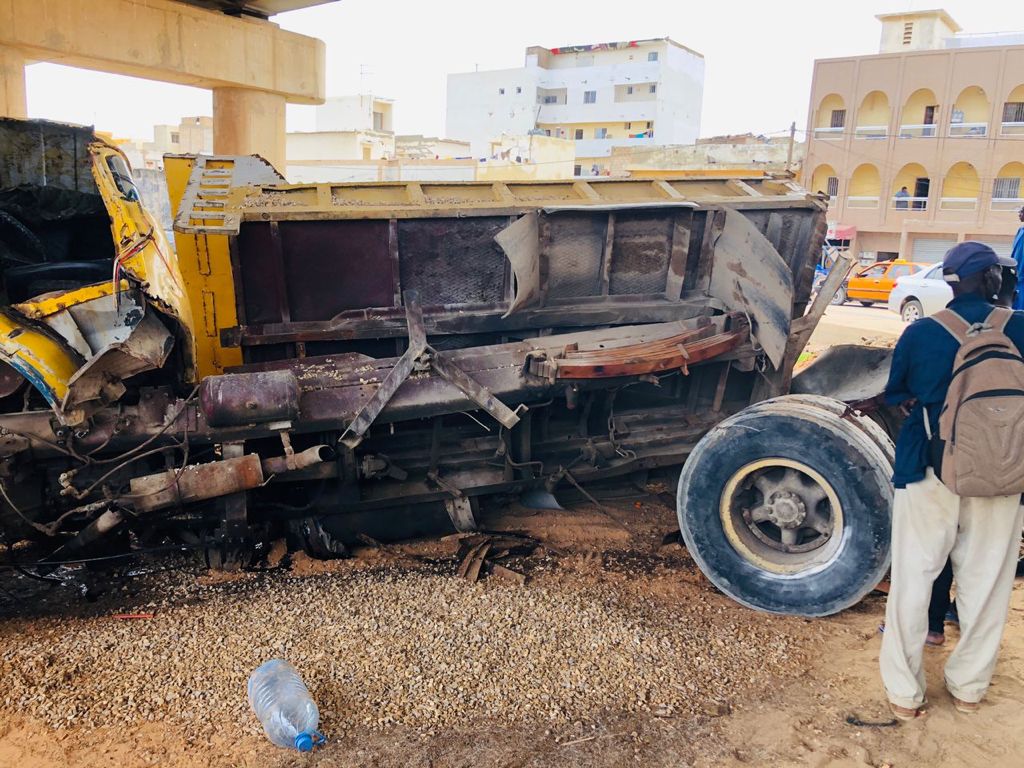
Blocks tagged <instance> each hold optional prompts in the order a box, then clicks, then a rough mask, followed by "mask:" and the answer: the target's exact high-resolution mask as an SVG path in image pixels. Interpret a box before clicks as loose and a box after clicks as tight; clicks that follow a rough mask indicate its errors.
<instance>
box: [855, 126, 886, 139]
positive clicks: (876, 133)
mask: <svg viewBox="0 0 1024 768" xmlns="http://www.w3.org/2000/svg"><path fill="white" fill-rule="evenodd" d="M888 134H889V126H888V125H858V126H857V127H856V128H854V129H853V138H855V139H884V138H885V137H886V136H887V135H888Z"/></svg>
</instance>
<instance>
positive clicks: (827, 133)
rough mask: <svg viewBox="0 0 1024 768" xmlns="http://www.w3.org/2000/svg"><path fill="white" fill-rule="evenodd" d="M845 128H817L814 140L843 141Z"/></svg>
mask: <svg viewBox="0 0 1024 768" xmlns="http://www.w3.org/2000/svg"><path fill="white" fill-rule="evenodd" d="M844 130H845V129H844V128H843V126H839V127H838V128H815V129H814V138H816V139H833V140H834V139H841V138H843V131H844Z"/></svg>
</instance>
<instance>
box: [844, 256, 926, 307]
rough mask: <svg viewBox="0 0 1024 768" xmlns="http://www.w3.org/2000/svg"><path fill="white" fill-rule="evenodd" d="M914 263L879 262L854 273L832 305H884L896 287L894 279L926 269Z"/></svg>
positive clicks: (899, 261)
mask: <svg viewBox="0 0 1024 768" xmlns="http://www.w3.org/2000/svg"><path fill="white" fill-rule="evenodd" d="M927 266H928V265H927V264H920V263H918V262H915V261H903V260H902V259H895V260H893V261H879V262H876V263H874V264H872V265H870V266H868V267H864V268H862V269H859V270H857V271H855V272H854V273H853V274H852V275H850V277H849V278H847V280H846V282H845V283H843V285H842V287H841V288H840V289H839V290H838V291H837V292H836V295H835V296H834V297H833V299H832V303H833V304H845V303H846V302H847V301H851V300H852V301H859V302H860V303H861V304H863V305H864V306H865V307H870V306H871V305H872V304H876V303H877V304H884V303H885V302H887V301H888V300H889V292H890V291H892V289H893V286H894V285H896V279H897V278H900V277H906V276H907V275H912V274H913V273H914V272H917V271H918V270H920V269H924V268H925V267H927Z"/></svg>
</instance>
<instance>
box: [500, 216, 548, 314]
mask: <svg viewBox="0 0 1024 768" xmlns="http://www.w3.org/2000/svg"><path fill="white" fill-rule="evenodd" d="M494 241H495V242H496V243H497V244H498V246H499V247H500V248H501V249H502V251H504V253H505V257H506V258H507V259H508V261H509V264H511V266H512V272H513V274H514V275H515V297H514V298H513V300H512V302H511V303H510V304H509V308H508V311H507V312H506V313H505V314H504V315H502V319H504V318H506V317H508V316H509V315H511V314H512V313H513V312H517V311H519V310H520V309H522V308H523V307H528V306H530V305H532V304H536V303H537V302H538V301H539V300H540V229H539V226H538V215H537V214H536V213H533V212H531V213H527V214H526V215H524V216H522V217H521V218H519V219H517V220H516V221H514V222H513V223H512V224H509V226H507V227H505V229H503V230H501V232H499V233H498V234H497V235H495V236H494Z"/></svg>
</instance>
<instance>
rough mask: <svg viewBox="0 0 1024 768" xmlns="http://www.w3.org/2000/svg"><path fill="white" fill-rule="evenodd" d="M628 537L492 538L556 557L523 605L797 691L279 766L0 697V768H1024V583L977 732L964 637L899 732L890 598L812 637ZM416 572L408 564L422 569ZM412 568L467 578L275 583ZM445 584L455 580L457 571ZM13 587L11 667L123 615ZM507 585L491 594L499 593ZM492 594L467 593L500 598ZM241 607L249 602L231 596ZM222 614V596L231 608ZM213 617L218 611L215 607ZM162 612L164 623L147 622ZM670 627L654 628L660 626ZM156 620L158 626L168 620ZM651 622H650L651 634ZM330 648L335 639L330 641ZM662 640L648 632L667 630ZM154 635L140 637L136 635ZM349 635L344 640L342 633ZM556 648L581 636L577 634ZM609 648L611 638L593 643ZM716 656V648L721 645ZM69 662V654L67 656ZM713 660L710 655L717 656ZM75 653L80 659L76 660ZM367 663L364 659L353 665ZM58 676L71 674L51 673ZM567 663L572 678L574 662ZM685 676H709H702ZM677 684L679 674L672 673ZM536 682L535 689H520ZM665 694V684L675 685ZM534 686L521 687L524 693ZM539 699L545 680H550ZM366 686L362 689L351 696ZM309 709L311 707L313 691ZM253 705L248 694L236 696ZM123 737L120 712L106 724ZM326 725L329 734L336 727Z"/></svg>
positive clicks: (537, 571) (610, 529) (651, 507)
mask: <svg viewBox="0 0 1024 768" xmlns="http://www.w3.org/2000/svg"><path fill="white" fill-rule="evenodd" d="M902 328H903V325H902V323H901V322H900V321H899V319H898V318H897V317H895V315H892V314H891V313H889V312H888V311H887V310H885V309H883V308H881V307H871V308H865V307H859V306H841V307H830V308H829V310H828V312H827V313H826V318H825V321H824V322H823V323H822V325H821V326H820V327H819V329H818V331H817V332H816V334H815V336H814V338H813V339H812V343H811V348H810V349H811V351H812V352H814V351H816V350H820V349H822V348H824V347H826V346H829V345H832V344H839V343H864V342H868V343H872V344H878V345H882V346H891V345H892V344H893V343H894V342H895V340H896V338H898V335H899V333H900V332H901V330H902ZM608 507H609V509H610V510H611V511H612V513H613V514H614V516H615V518H616V520H618V521H620V522H621V521H624V522H625V523H626V525H625V528H623V526H622V525H620V523H619V522H614V521H613V520H611V519H609V517H608V516H607V515H605V514H602V513H600V512H599V511H598V510H595V509H594V508H593V507H590V506H586V505H584V506H576V507H574V508H573V509H572V510H571V511H570V512H568V513H561V514H559V515H550V514H538V513H530V512H523V511H521V510H520V511H519V512H518V513H517V514H516V515H513V516H511V517H507V518H505V519H504V522H503V523H500V524H499V523H498V522H497V521H496V520H494V519H492V520H490V521H489V522H490V524H491V525H492V526H493V527H498V526H499V525H504V526H505V527H507V528H510V529H515V530H519V531H524V532H528V533H530V534H532V535H534V536H536V537H537V538H539V539H541V540H542V541H544V542H546V544H547V545H548V546H549V550H548V551H546V552H545V554H544V555H543V557H540V558H539V559H538V558H534V559H532V560H531V559H529V558H528V559H526V560H524V561H523V562H521V563H519V564H518V567H519V568H520V570H521V571H522V572H524V573H526V574H527V575H528V580H527V582H526V584H525V585H523V586H518V585H517V586H511V587H510V586H508V585H504V586H503V587H502V588H503V589H514V590H521V591H522V593H523V596H524V600H532V599H533V597H532V596H531V592H533V593H534V594H537V593H540V592H553V591H559V590H560V591H562V592H565V593H573V594H575V593H586V592H587V590H592V589H595V588H600V590H602V591H603V592H604V593H605V594H611V595H613V596H618V598H620V599H621V602H622V604H623V605H628V604H629V601H630V600H636V599H642V600H646V601H649V602H651V603H652V604H653V605H655V606H656V607H657V608H658V611H655V612H654V613H652V615H658V616H662V617H664V616H665V615H667V616H669V617H670V618H669V620H672V617H673V616H674V617H677V619H676V620H677V621H678V622H679V625H680V628H681V631H682V629H683V628H685V627H688V626H690V625H691V624H692V622H693V621H695V617H696V616H698V615H699V616H707V615H712V616H714V618H715V621H717V622H721V623H722V624H724V625H728V626H729V627H730V628H731V630H732V631H734V632H735V633H736V637H737V638H740V639H738V640H737V642H742V643H744V644H747V645H749V646H750V647H749V648H747V649H745V650H750V649H751V648H752V649H754V650H755V651H757V652H763V653H764V654H765V657H766V658H767V657H768V656H769V655H773V658H777V652H778V645H779V643H781V642H785V643H787V644H790V645H789V646H787V653H788V654H789V656H790V657H791V659H792V664H791V667H790V668H789V669H788V670H787V673H786V674H785V675H779V676H778V677H777V678H776V679H775V680H774V681H773V682H772V684H769V685H764V684H763V682H761V681H758V680H756V679H754V678H753V677H752V678H751V680H736V681H735V682H733V683H730V684H727V685H723V686H722V687H721V689H719V690H714V691H708V690H706V689H701V690H700V691H699V693H696V694H694V695H693V700H692V701H691V702H689V704H690V705H691V706H689V707H687V708H686V711H685V712H684V711H673V712H663V711H656V709H654V708H650V707H648V708H646V709H645V708H644V707H639V708H637V707H620V708H608V707H593V708H591V709H589V710H587V709H586V708H585V709H584V710H583V711H580V712H574V713H573V715H572V717H570V718H562V719H558V718H556V719H554V720H540V719H529V718H527V719H524V720H521V721H517V722H514V723H512V724H509V723H506V722H500V723H499V722H496V721H495V720H494V718H488V717H483V716H481V715H480V713H479V712H478V711H474V708H473V707H472V706H469V707H465V708H463V709H462V710H461V711H460V712H458V715H457V717H456V718H455V720H456V723H457V724H456V725H454V726H450V727H446V728H441V729H438V728H427V727H417V726H415V725H410V724H408V723H401V722H399V723H397V724H393V725H386V726H384V727H358V726H356V727H347V728H344V729H342V728H340V727H339V728H338V729H337V730H336V731H332V732H330V733H329V736H330V737H331V740H330V742H329V743H328V745H327V746H326V747H324V748H322V749H320V750H319V751H317V752H316V753H314V754H313V755H297V754H295V753H291V752H287V751H283V750H279V749H276V748H275V747H273V746H272V745H270V744H269V743H268V742H267V741H266V740H265V739H263V738H262V737H261V736H259V735H257V734H256V733H255V732H254V731H255V728H254V727H253V724H252V723H249V724H247V725H246V726H245V727H239V726H238V725H237V724H232V723H227V722H226V723H224V724H223V727H222V728H217V727H214V728H212V729H210V730H209V733H207V734H206V735H203V736H197V735H196V733H195V731H194V729H191V728H189V727H186V725H187V724H183V723H181V722H177V721H176V720H175V719H174V718H173V717H170V716H168V717H160V716H159V715H158V716H156V717H154V719H153V720H152V721H151V722H146V723H144V724H143V725H140V726H131V727H128V726H116V725H109V724H107V725H101V726H97V727H86V726H84V725H82V724H80V723H78V722H72V723H70V724H69V725H68V726H66V727H62V728H60V729H54V728H53V727H52V726H51V725H50V724H48V723H47V722H45V719H44V718H41V717H39V716H37V715H33V714H31V713H30V711H29V710H28V709H27V708H19V707H17V706H15V705H14V704H15V703H14V702H12V701H11V700H10V697H9V693H6V692H4V690H3V689H0V766H2V767H6V766H17V767H18V768H43V767H44V766H46V767H49V766H68V767H69V768H86V767H87V766H88V767H91V766H116V767H117V768H135V767H136V766H148V765H160V766H173V767H175V768H207V767H212V766H247V767H248V766H252V767H255V766H261V767H262V766H267V767H269V768H284V767H285V766H318V767H323V768H328V767H333V766H366V767H367V768H369V767H370V766H374V767H377V766H423V767H424V768H426V767H427V766H431V767H433V766H483V765H494V766H523V767H526V766H560V767H561V766H565V767H567V768H572V767H574V766H622V765H643V766H666V767H667V766H700V767H701V768H711V767H712V766H716V767H717V766H808V767H812V766H813V767H815V768H824V767H826V766H827V767H829V768H840V767H846V766H874V767H875V768H882V767H883V766H886V767H888V768H896V767H900V768H902V766H922V765H928V766H954V767H955V766H964V767H965V768H998V767H1001V766H1012V765H1020V764H1021V758H1020V755H1021V754H1024V729H1022V728H1021V725H1022V724H1024V715H1022V713H1021V709H1022V706H1024V582H1021V581H1020V580H1018V583H1017V585H1016V587H1015V590H1014V593H1013V600H1012V605H1011V611H1010V619H1009V625H1008V630H1007V633H1006V636H1005V638H1004V642H1003V649H1002V653H1001V656H1000V660H999V665H998V667H997V669H996V675H995V679H994V683H993V686H992V689H991V691H990V693H989V696H988V698H987V700H986V702H985V704H984V706H983V707H982V709H981V711H980V712H979V713H978V714H976V715H962V714H959V713H957V712H956V711H955V710H954V709H953V707H952V705H951V702H950V700H949V696H948V694H947V693H946V692H945V691H944V690H943V687H942V675H941V668H942V663H943V660H944V659H945V658H946V657H947V656H948V654H949V652H950V650H951V648H952V647H955V643H956V640H957V633H956V630H955V628H953V627H947V638H948V640H947V646H946V647H944V648H940V649H928V650H927V651H926V666H927V670H928V676H929V690H928V697H929V700H930V705H929V710H928V715H927V716H926V717H925V718H922V719H920V720H918V721H915V722H913V723H909V724H907V723H902V724H895V723H894V722H893V721H892V720H891V718H890V716H889V713H888V711H887V709H886V706H885V701H884V697H883V694H882V689H881V683H880V681H879V677H878V672H877V661H878V650H879V644H880V635H879V633H878V625H879V623H880V621H881V620H882V617H883V613H884V597H883V596H881V595H880V594H873V595H871V596H869V597H868V598H866V599H865V600H864V601H863V602H862V603H861V604H860V605H858V606H856V607H855V608H853V609H851V610H848V611H846V612H844V613H842V614H840V615H838V616H834V617H831V618H828V619H817V620H813V621H808V620H802V619H797V618H792V617H768V616H765V615H763V614H758V613H755V612H752V611H749V610H747V609H745V608H742V607H740V606H738V605H736V604H735V603H733V602H732V601H730V600H728V599H727V598H725V597H723V596H722V595H720V594H719V593H718V592H717V591H716V590H715V589H714V588H713V587H712V586H711V585H710V584H709V583H708V582H707V581H706V580H705V579H704V578H703V576H702V575H701V574H700V572H699V571H698V570H697V568H696V566H695V565H694V564H693V562H692V560H690V558H689V557H688V555H687V554H686V552H685V550H684V549H682V547H680V545H679V544H678V543H676V542H671V541H670V542H669V543H665V542H664V539H663V537H664V536H665V534H667V533H669V532H671V531H672V530H673V529H676V523H675V519H674V513H673V512H672V510H671V508H670V507H669V506H668V505H667V504H664V503H662V501H659V499H658V497H657V496H649V497H647V500H646V501H645V502H644V503H643V504H641V505H639V506H638V505H636V504H634V503H631V502H623V501H620V502H609V503H608ZM410 556H412V557H410ZM415 557H431V558H434V559H435V562H440V563H441V565H440V566H439V568H440V572H441V573H447V574H448V576H449V577H450V578H452V579H454V578H455V575H454V571H455V567H456V562H455V560H454V557H453V556H452V554H451V552H450V551H448V552H447V553H446V552H445V551H444V550H443V547H442V548H440V549H439V547H438V543H437V542H436V541H431V542H422V543H412V544H409V545H403V546H401V547H393V548H389V549H387V550H385V551H380V550H372V549H367V550H363V551H362V552H359V553H358V556H357V557H356V558H354V559H351V560H345V561H335V562H333V563H329V564H322V563H315V562H311V561H308V560H305V559H303V558H301V557H299V558H296V559H295V561H294V563H293V564H292V567H291V570H290V571H279V572H276V573H271V574H269V575H267V574H264V575H262V576H261V578H265V579H271V580H273V579H295V578H300V579H308V580H310V583H311V584H316V583H323V582H317V581H316V580H323V579H327V580H338V581H340V582H345V581H346V580H351V579H356V578H359V577H360V576H361V575H362V574H366V573H367V572H371V573H372V572H375V570H376V569H380V568H388V569H390V572H394V571H396V570H397V572H398V573H399V576H398V578H399V580H401V575H400V574H401V572H402V570H403V568H406V567H408V568H409V572H410V578H413V577H414V576H415V572H416V570H417V566H416V565H415V563H416V562H417V561H416V560H415ZM446 569H447V570H446ZM14 578H15V577H12V576H10V575H8V576H6V577H3V579H0V587H2V590H0V607H2V609H3V611H2V613H0V616H3V617H4V618H0V656H3V655H4V654H5V653H9V651H11V649H16V648H17V647H18V644H19V635H18V631H19V627H24V626H25V624H24V623H23V622H32V621H33V620H34V617H36V616H42V617H45V620H46V621H49V622H55V626H56V628H57V630H58V631H65V632H69V633H79V635H80V636H83V637H86V636H87V634H88V631H89V627H90V626H95V624H90V622H96V621H102V620H104V618H107V619H109V618H110V614H111V613H113V612H114V611H115V610H117V609H118V607H123V602H124V601H123V600H120V599H118V600H117V601H114V600H112V599H108V598H105V597H101V598H100V599H99V601H98V602H93V603H87V602H86V601H85V600H83V599H82V598H81V597H80V596H79V595H78V594H77V593H76V592H75V591H74V590H71V589H63V588H58V589H56V590H52V591H51V592H50V593H48V594H46V595H42V596H40V594H39V592H38V590H37V592H36V593H32V594H31V596H30V597H27V598H26V597H24V596H22V593H21V592H19V590H21V589H23V588H26V587H27V585H25V584H23V583H22V582H19V581H17V580H16V579H15V581H11V579H14ZM194 578H197V579H198V580H200V581H201V582H202V584H203V585H204V587H205V588H206V589H208V590H213V591H214V593H216V594H218V595H220V593H219V592H218V590H221V589H223V590H232V589H237V587H238V586H239V585H238V583H237V580H238V579H239V578H240V579H243V580H244V579H246V578H249V576H245V575H243V576H241V577H228V578H225V577H223V576H219V575H199V576H196V577H194ZM493 578H494V577H490V579H491V580H493ZM491 588H496V585H493V586H492V585H490V584H488V583H487V582H484V583H483V584H482V585H468V584H467V585H466V589H491ZM160 589H161V586H160V578H159V577H157V578H156V579H155V580H152V581H145V582H144V583H143V585H142V586H140V587H139V588H138V589H136V588H134V587H133V591H132V597H131V599H132V600H134V601H135V602H137V604H138V607H139V608H140V609H147V606H151V605H159V604H160V603H159V601H160V599H161V598H160V596H159V590H160ZM228 594H232V595H234V594H236V593H235V592H229V593H228ZM237 595H238V596H237V599H238V600H239V601H241V605H240V606H238V607H239V609H240V610H243V611H246V610H248V611H258V610H260V602H259V599H258V590H251V589H250V590H239V591H237ZM220 596H221V597H222V595H220ZM216 604H217V603H216V601H210V603H209V605H216ZM187 605H188V606H190V609H191V610H194V611H195V612H196V613H197V616H199V617H200V618H201V619H202V626H204V627H205V628H206V629H205V631H207V632H209V639H210V643H211V647H212V646H213V645H214V644H217V643H221V644H222V643H223V631H222V628H221V627H219V625H218V621H217V616H215V615H209V610H210V609H209V608H208V607H207V604H206V603H204V602H203V601H202V600H198V599H197V600H194V601H193V602H188V603H187ZM150 609H151V608H150ZM663 620H664V619H659V621H663ZM154 621H159V610H158V612H157V616H156V618H155V619H154ZM652 621H653V619H652ZM326 629H327V630H328V631H329V630H330V628H329V627H327V628H326ZM663 629H664V627H663V626H658V627H654V626H652V627H651V632H652V635H653V634H654V632H655V630H658V631H663ZM141 631H142V630H140V632H141ZM337 631H339V632H342V631H344V628H343V627H338V628H337ZM559 631H564V632H576V631H578V628H574V627H571V626H570V627H564V628H562V629H561V630H559ZM594 631H596V632H600V628H598V629H596V630H594ZM709 645H711V642H710V641H709ZM65 652H68V651H66V650H65ZM709 652H711V653H713V652H714V648H713V647H712V648H709ZM70 653H74V650H73V649H72V650H71V651H70ZM356 653H358V651H356ZM50 663H52V664H54V666H65V665H64V664H63V663H58V662H57V661H55V660H51V662H50ZM567 663H571V662H567ZM676 663H678V664H680V665H682V666H684V667H689V668H690V669H686V670H684V671H685V672H688V673H690V674H695V675H699V674H700V671H699V667H698V665H697V662H696V660H695V659H690V658H682V659H679V660H678V661H677V662H676ZM674 671H676V670H674ZM523 676H524V678H525V677H526V676H527V673H526V672H525V671H524V672H523ZM666 677H668V675H667V673H666ZM516 682H517V683H518V682H521V681H520V680H518V679H517V681H516ZM541 682H543V681H541ZM74 684H75V681H74V680H72V679H67V680H54V681H52V685H51V686H49V687H47V688H45V689H44V696H47V695H52V696H58V695H60V691H61V687H62V686H67V685H74ZM353 685H355V686H358V685H359V681H358V680H355V681H354V682H353ZM314 693H316V691H315V690H314ZM225 695H237V696H238V697H239V698H240V699H241V698H244V691H243V690H239V691H237V693H236V694H231V693H228V694H225ZM109 714H111V715H112V717H108V718H104V720H105V721H109V720H111V719H113V720H114V721H115V722H116V719H117V713H116V712H115V713H109ZM341 719H343V718H339V717H338V716H337V714H336V713H331V712H325V713H324V716H323V720H322V722H323V723H324V724H325V728H327V730H330V729H329V728H328V727H327V726H328V725H329V724H331V723H332V722H338V721H339V720H341Z"/></svg>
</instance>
